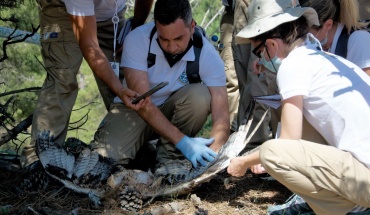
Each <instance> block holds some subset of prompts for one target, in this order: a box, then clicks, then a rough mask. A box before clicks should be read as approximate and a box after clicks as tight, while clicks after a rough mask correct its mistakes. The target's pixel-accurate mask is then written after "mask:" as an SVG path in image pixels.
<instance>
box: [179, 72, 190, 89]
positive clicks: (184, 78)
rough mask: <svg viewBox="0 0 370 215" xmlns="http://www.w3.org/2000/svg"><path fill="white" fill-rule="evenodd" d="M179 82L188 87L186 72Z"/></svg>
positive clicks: (182, 74)
mask: <svg viewBox="0 0 370 215" xmlns="http://www.w3.org/2000/svg"><path fill="white" fill-rule="evenodd" d="M177 81H178V82H180V83H181V84H182V85H186V84H188V83H189V80H188V76H187V75H186V71H185V70H184V71H183V72H182V73H181V75H180V77H179V78H178V79H177Z"/></svg>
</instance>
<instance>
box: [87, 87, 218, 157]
mask: <svg viewBox="0 0 370 215" xmlns="http://www.w3.org/2000/svg"><path fill="white" fill-rule="evenodd" d="M210 107H211V94H210V93H209V90H208V88H207V87H206V86H204V85H203V84H200V83H199V84H189V85H186V86H184V87H182V88H181V89H179V90H178V91H177V92H175V93H173V94H172V95H171V96H170V97H169V98H168V99H167V100H166V102H165V103H164V104H163V105H161V106H160V107H159V108H160V110H161V112H162V113H163V114H164V115H165V116H166V117H167V119H169V120H170V121H171V122H172V124H173V125H175V126H176V127H177V128H178V129H179V130H180V131H182V132H183V133H184V134H185V135H188V136H189V137H194V136H195V135H196V134H197V133H198V132H199V131H200V129H201V128H202V127H203V125H204V123H205V122H206V120H207V116H208V115H209V113H210V111H211V108H210ZM153 135H155V133H154V131H153V129H151V127H150V126H148V125H147V124H146V122H145V121H144V120H143V119H142V118H141V117H140V116H139V115H138V114H137V113H136V112H135V111H134V110H132V109H128V108H127V107H126V106H124V105H123V104H122V103H119V104H118V103H117V104H113V105H112V107H111V110H110V111H109V113H108V114H107V116H106V117H105V118H104V119H103V121H102V123H101V124H100V126H99V128H98V130H97V132H96V133H95V137H94V141H93V142H92V143H91V144H92V146H93V147H94V148H96V150H97V151H98V152H99V153H100V154H101V155H103V156H108V157H110V158H113V159H115V160H116V162H117V163H120V164H128V163H129V161H130V160H132V159H134V158H135V156H136V153H137V151H138V150H139V149H140V148H141V146H142V145H143V144H144V143H146V142H147V141H149V140H151V139H152V137H153ZM177 158H184V157H183V155H182V153H181V152H180V151H179V150H177V149H176V148H175V145H174V144H173V143H170V142H168V141H167V140H165V139H163V138H160V139H159V143H158V145H157V160H158V161H159V162H165V161H166V160H168V159H177Z"/></svg>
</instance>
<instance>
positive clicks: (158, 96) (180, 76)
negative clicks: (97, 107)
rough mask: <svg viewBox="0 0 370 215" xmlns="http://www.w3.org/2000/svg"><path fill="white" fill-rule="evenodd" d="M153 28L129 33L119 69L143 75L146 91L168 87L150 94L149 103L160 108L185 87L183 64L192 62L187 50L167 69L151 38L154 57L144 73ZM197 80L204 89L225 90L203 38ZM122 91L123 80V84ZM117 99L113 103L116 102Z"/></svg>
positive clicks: (219, 66)
mask: <svg viewBox="0 0 370 215" xmlns="http://www.w3.org/2000/svg"><path fill="white" fill-rule="evenodd" d="M153 27H154V22H150V23H147V24H145V25H142V26H140V27H138V28H135V30H133V31H131V32H130V33H129V34H128V35H127V37H126V39H125V42H124V46H123V47H125V48H124V50H123V53H122V60H121V67H128V68H133V69H137V70H140V71H146V72H147V73H148V77H149V83H150V87H154V86H155V85H157V84H159V83H160V82H162V81H168V82H169V84H168V85H167V86H165V87H164V88H163V89H161V90H159V91H158V92H156V93H154V94H153V95H152V96H151V100H152V102H153V103H154V104H155V105H157V106H158V105H161V104H163V102H164V101H165V100H166V99H167V98H168V97H169V96H170V95H171V94H172V93H173V92H175V91H177V90H178V89H180V88H181V87H183V86H185V85H187V84H189V81H188V79H187V76H186V65H187V61H194V60H195V55H194V49H193V47H191V48H190V49H189V50H188V52H187V53H186V54H185V55H184V56H183V57H182V58H181V60H180V61H178V62H177V63H176V64H175V65H173V66H172V67H170V66H169V64H168V62H167V60H166V58H165V57H164V54H163V51H162V50H161V48H160V47H159V45H158V43H157V41H156V39H157V33H155V34H154V36H153V39H152V43H151V47H150V52H151V53H153V54H155V55H156V61H155V64H154V66H152V67H150V68H149V69H148V63H147V58H148V50H149V43H150V42H149V37H150V32H151V31H152V29H153ZM199 76H200V78H201V80H202V82H203V84H204V85H206V86H225V85H226V76H225V70H224V63H223V61H222V59H221V57H220V55H219V54H218V53H217V51H216V50H215V48H214V47H213V46H212V44H211V43H210V42H209V41H208V40H207V39H206V38H205V37H203V47H202V50H201V53H200V56H199ZM123 85H124V87H126V86H127V85H126V82H125V80H124V81H123ZM119 101H120V100H119V99H118V98H116V99H115V102H119Z"/></svg>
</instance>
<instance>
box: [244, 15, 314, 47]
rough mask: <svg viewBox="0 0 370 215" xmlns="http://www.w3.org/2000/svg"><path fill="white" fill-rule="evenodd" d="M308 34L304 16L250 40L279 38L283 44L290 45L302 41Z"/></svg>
mask: <svg viewBox="0 0 370 215" xmlns="http://www.w3.org/2000/svg"><path fill="white" fill-rule="evenodd" d="M308 32H309V27H308V23H307V20H306V18H305V17H304V16H301V17H300V18H298V19H297V20H294V21H291V22H287V23H283V24H281V25H279V26H277V27H276V28H274V29H272V30H270V31H268V32H266V33H263V34H261V35H258V36H256V37H254V38H251V39H252V40H256V41H265V40H267V39H269V38H280V39H282V40H283V41H284V43H287V44H292V43H293V42H295V41H296V40H297V39H300V38H303V39H304V37H305V36H306V35H307V33H308Z"/></svg>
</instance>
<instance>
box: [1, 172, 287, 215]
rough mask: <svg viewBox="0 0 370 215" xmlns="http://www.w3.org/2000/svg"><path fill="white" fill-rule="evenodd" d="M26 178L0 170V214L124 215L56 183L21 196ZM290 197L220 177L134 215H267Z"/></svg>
mask: <svg viewBox="0 0 370 215" xmlns="http://www.w3.org/2000/svg"><path fill="white" fill-rule="evenodd" d="M26 177H27V174H24V173H15V172H11V171H5V170H1V172H0V214H6V213H8V214H58V215H59V214H89V215H90V214H124V213H123V211H122V210H121V209H120V208H119V206H118V202H117V201H116V200H114V199H110V200H108V199H107V200H105V201H104V206H103V207H102V208H93V207H92V206H91V205H90V201H89V199H88V198H87V197H86V196H81V195H78V194H76V193H73V192H72V191H70V190H68V189H66V188H63V187H62V186H61V185H60V184H57V183H49V186H48V187H47V188H46V189H45V190H43V191H40V192H35V193H24V194H23V195H20V194H19V193H17V192H15V190H16V187H17V186H19V184H20V183H21V182H22V181H23V179H24V178H26ZM192 194H195V195H196V196H197V197H199V198H200V202H198V203H194V201H192V200H191V199H192V198H190V196H191V195H192ZM290 194H291V193H290V191H289V190H287V189H286V188H285V187H284V186H282V185H281V184H279V183H278V182H277V181H263V180H261V179H259V178H257V177H256V176H254V175H252V174H250V173H248V174H246V175H245V176H244V177H242V178H239V179H234V178H228V175H227V174H226V173H223V174H220V175H219V176H218V177H216V178H215V179H212V180H211V181H210V182H207V183H204V184H202V185H201V186H200V187H199V188H198V189H196V190H194V191H193V192H192V193H190V194H188V195H184V196H176V197H175V196H172V197H159V198H156V199H154V200H153V201H152V202H151V203H150V204H149V205H148V206H147V207H145V208H143V209H142V210H141V211H139V212H138V213H137V214H150V213H149V212H150V211H153V210H154V209H158V208H160V207H162V206H163V205H166V204H169V203H171V202H172V203H173V202H175V203H176V204H179V205H182V206H183V209H182V210H181V211H180V212H178V213H173V212H172V213H166V214H197V215H201V214H209V215H213V214H217V215H222V214H225V215H234V214H235V215H238V214H253V215H255V214H266V209H267V207H268V206H269V205H273V204H276V203H277V204H280V203H282V202H284V201H285V200H286V199H287V197H288V196H289V195H290ZM5 205H11V206H12V207H11V209H10V210H8V211H7V210H3V209H4V208H3V209H2V208H1V207H4V206H5ZM4 212H5V213H4Z"/></svg>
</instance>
